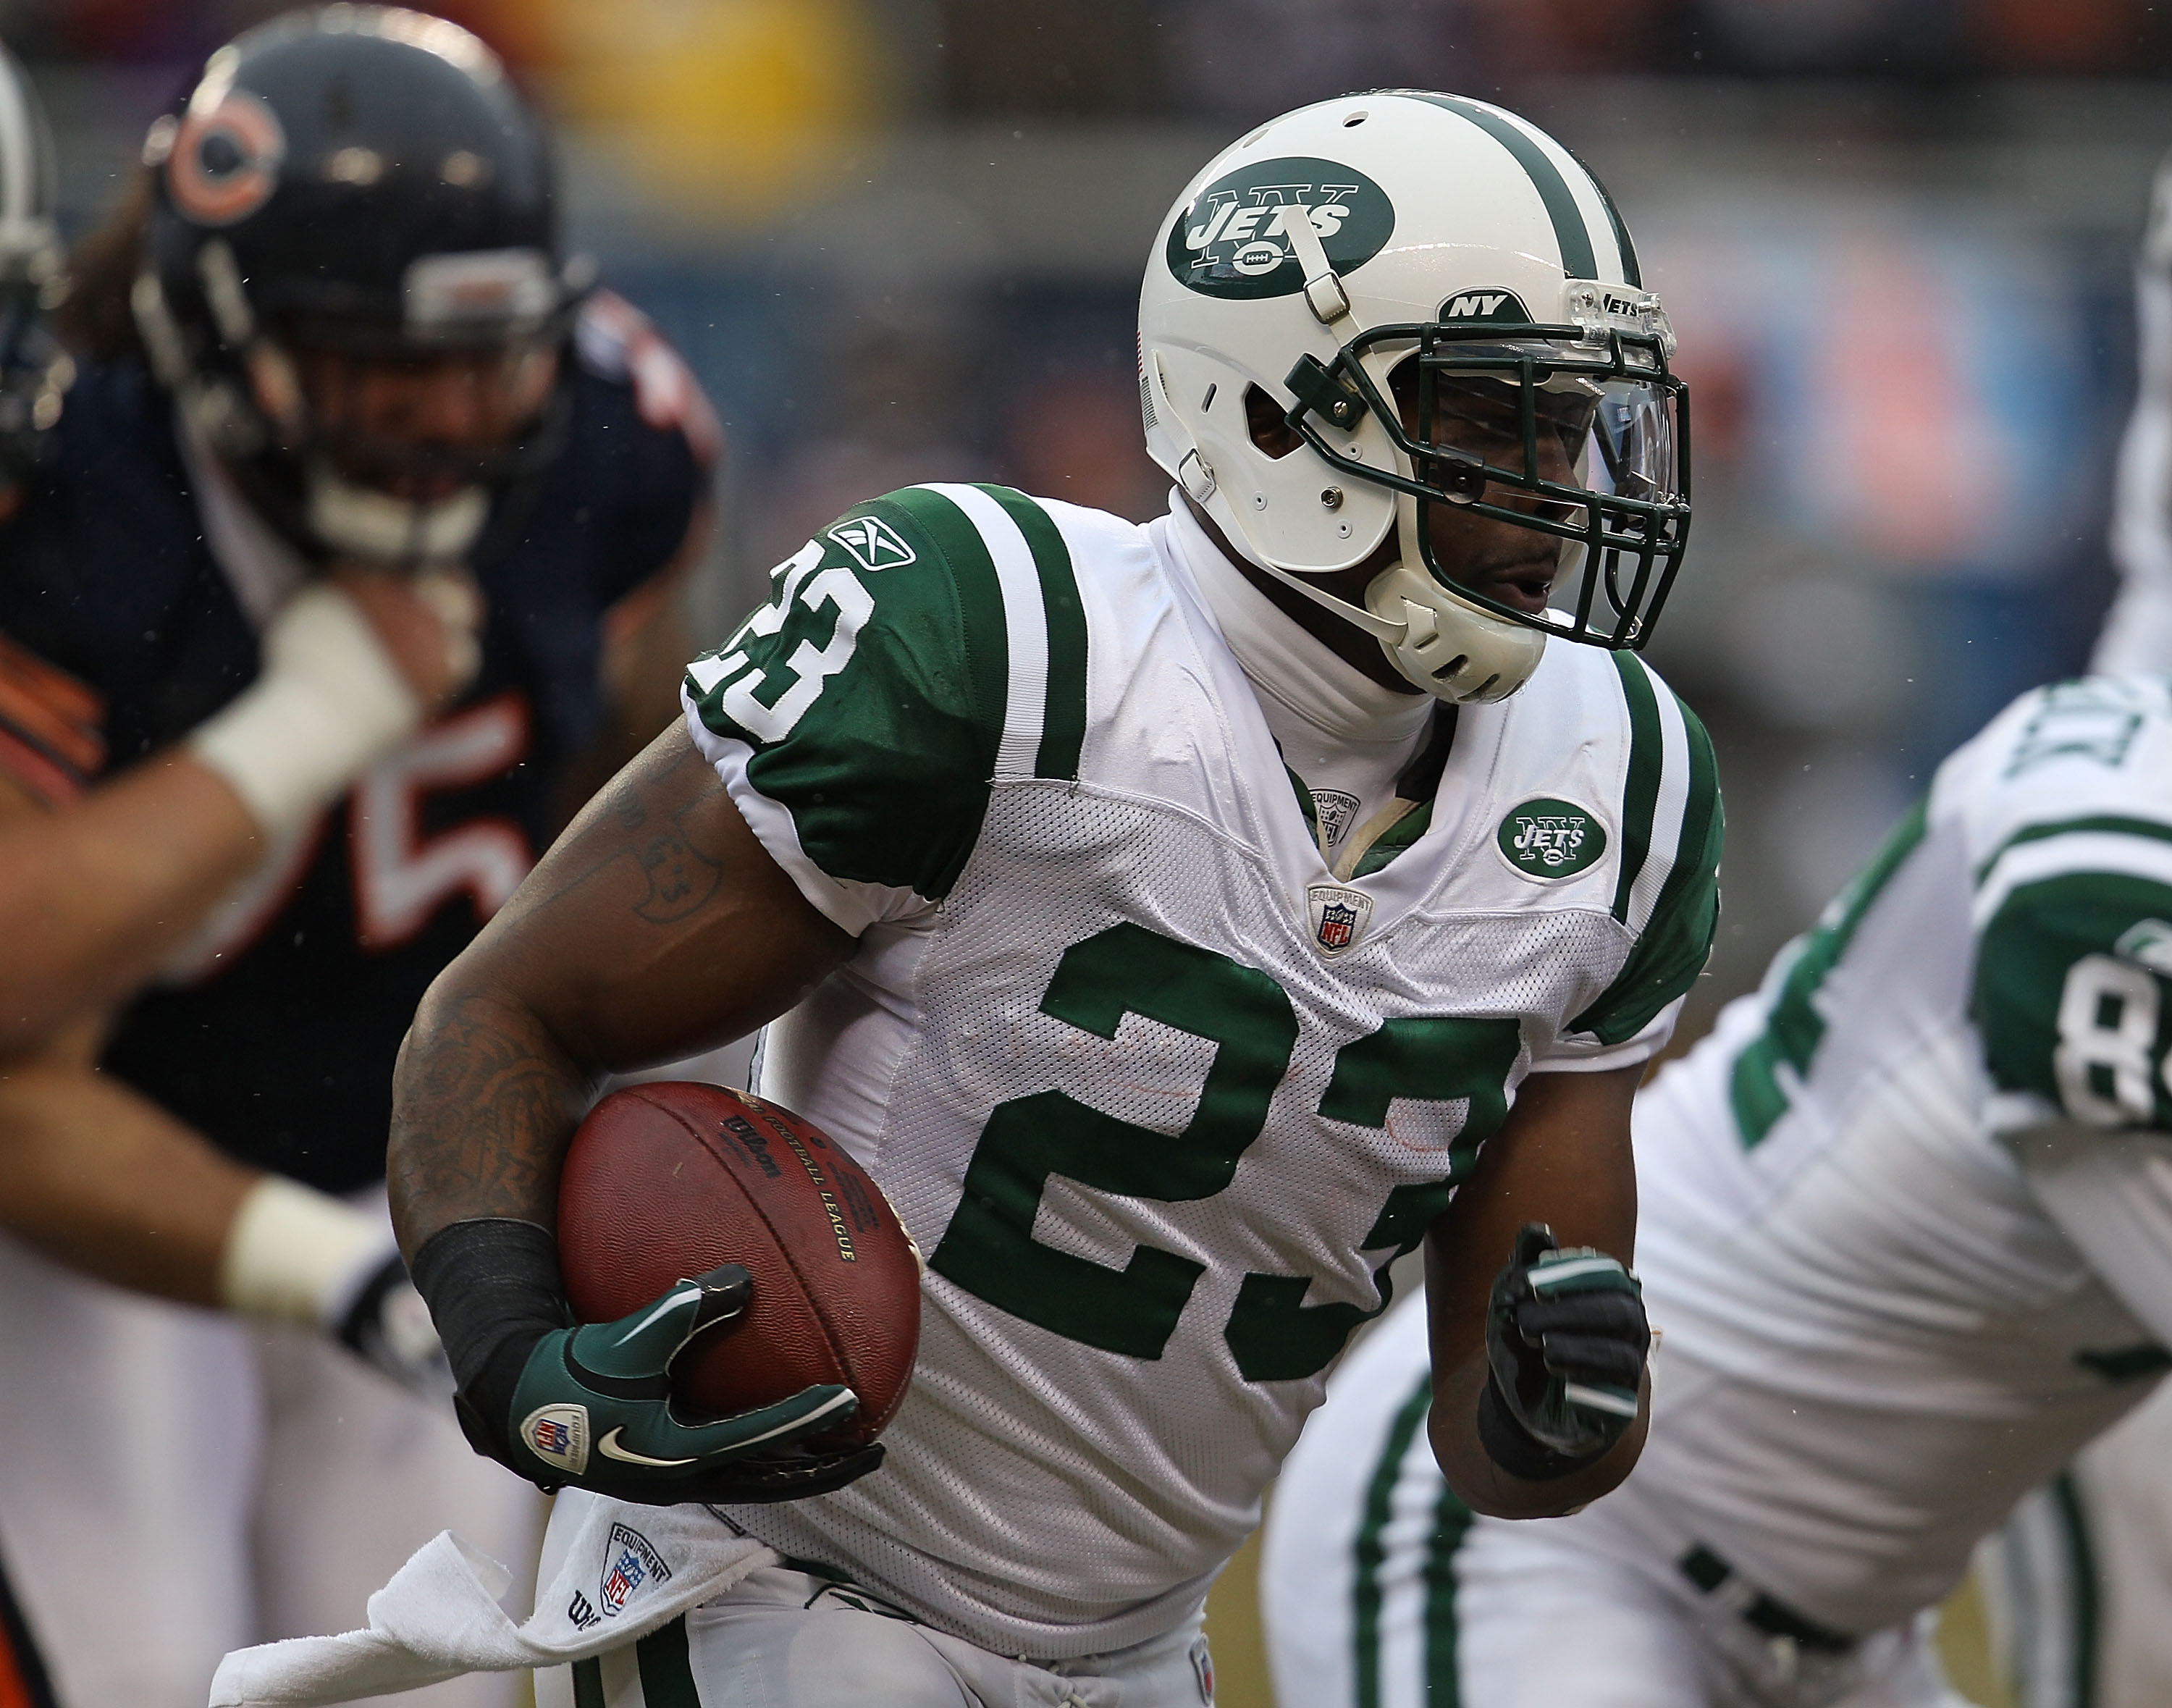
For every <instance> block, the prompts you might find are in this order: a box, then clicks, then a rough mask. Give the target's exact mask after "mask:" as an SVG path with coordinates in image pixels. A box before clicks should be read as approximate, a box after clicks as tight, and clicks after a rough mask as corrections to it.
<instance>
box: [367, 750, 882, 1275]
mask: <svg viewBox="0 0 2172 1708" xmlns="http://www.w3.org/2000/svg"><path fill="white" fill-rule="evenodd" d="M851 952H852V938H851V937H848V936H847V934H846V933H845V932H842V931H841V930H839V929H838V928H837V927H836V926H834V925H832V924H831V922H830V921H828V920H827V919H825V918H824V917H823V916H822V915H821V914H820V912H819V911H818V910H816V909H815V907H814V905H812V904H811V903H809V901H808V900H806V899H805V898H804V896H802V895H801V894H800V893H799V891H798V889H797V888H796V887H795V886H794V885H793V882H792V880H791V879H790V878H788V877H787V876H786V875H785V874H784V873H783V872H782V870H781V869H780V868H779V867H777V863H776V862H774V861H773V860H771V858H770V857H769V855H768V854H767V853H766V851H764V850H763V848H762V846H761V844H760V843H759V842H758V841H755V836H754V833H753V832H752V831H750V830H748V829H747V826H746V821H745V819H742V818H740V816H739V809H738V808H736V807H734V805H733V804H732V802H731V798H730V797H729V796H728V794H727V793H726V792H725V791H724V787H723V783H722V782H721V781H718V777H717V774H716V772H715V771H713V770H712V768H711V767H710V765H708V763H707V761H706V760H703V759H702V756H701V755H700V754H699V753H697V752H696V750H695V748H694V745H693V743H692V740H691V739H690V738H689V736H688V735H687V733H686V731H685V726H684V725H674V726H673V727H672V728H670V729H669V730H667V731H666V732H665V733H664V734H663V735H661V736H659V737H658V738H657V739H656V740H655V741H654V742H653V743H651V744H650V745H649V747H648V749H647V750H646V751H645V752H643V753H642V755H640V756H639V757H638V758H637V759H636V760H634V761H633V763H632V764H631V765H628V766H627V767H626V769H625V770H624V771H621V773H620V774H619V776H617V778H616V780H614V781H613V782H612V783H611V784H610V787H607V788H606V789H605V791H604V792H602V793H601V794H599V795H598V796H597V797H596V798H595V799H594V800H593V801H591V802H589V804H588V806H587V807H586V808H583V811H582V812H581V814H580V815H579V816H578V818H577V819H574V821H573V824H571V825H569V826H568V827H567V830H566V833H565V835H562V837H560V838H559V839H558V841H557V842H556V845H555V846H553V847H552V848H551V851H550V852H549V853H548V854H546V855H545V856H544V857H543V859H542V861H541V862H540V864H539V865H538V866H537V867H536V868H535V871H534V872H532V873H530V874H529V877H528V879H527V881H526V882H525V883H524V884H522V885H521V886H520V888H519V890H517V891H516V892H515V893H514V894H513V899H512V900H510V901H508V903H507V904H506V905H505V906H504V907H503V908H502V909H501V910H499V912H498V914H497V917H496V918H495V919H493V920H492V921H491V923H490V925H489V927H487V929H486V930H484V932H482V933H481V935H480V936H479V937H476V940H475V942H474V943H470V945H469V946H468V948H467V949H466V951H465V953H462V954H461V956H460V959H457V960H456V961H454V963H453V964H452V965H451V966H449V967H448V968H447V969H445V970H444V972H443V973H442V974H440V975H438V980H437V982H436V983H434V984H433V985H432V986H431V987H430V991H429V994H428V996H426V997H425V998H424V999H423V1002H422V1007H421V1009H420V1010H419V1011H418V1012H417V1015H416V1017H415V1023H414V1025H413V1027H412V1028H411V1029H410V1030H409V1032H408V1034H407V1041H406V1044H405V1045H403V1046H402V1047H401V1054H400V1065H399V1067H398V1070H397V1072H395V1076H394V1079H393V1111H392V1137H391V1144H390V1152H389V1155H388V1158H387V1163H388V1168H387V1174H388V1178H389V1181H390V1190H391V1196H392V1213H393V1220H394V1222H395V1226H396V1227H398V1229H399V1233H400V1241H401V1249H402V1250H403V1251H405V1252H406V1254H407V1256H408V1257H409V1259H410V1260H412V1258H413V1257H414V1255H415V1254H416V1253H417V1251H419V1250H420V1249H422V1245H423V1243H425V1242H426V1241H427V1240H428V1238H430V1236H431V1235H432V1234H433V1233H436V1232H437V1231H438V1229H440V1228H442V1227H446V1226H448V1225H449V1224H450V1223H452V1222H464V1221H467V1220H470V1218H473V1217H513V1218H516V1219H519V1220H522V1221H528V1222H536V1223H539V1224H540V1225H541V1226H543V1227H551V1226H552V1225H553V1224H554V1222H555V1219H556V1197H557V1183H558V1168H559V1163H560V1161H561V1159H562V1157H563V1156H564V1154H565V1150H566V1146H567V1141H569V1140H570V1139H571V1138H572V1136H573V1128H574V1126H575V1125H576V1124H577V1123H578V1120H579V1118H580V1115H581V1114H582V1113H583V1111H584V1110H585V1109H586V1108H587V1106H588V1103H589V1098H590V1097H591V1095H592V1094H593V1090H594V1086H595V1084H596V1082H597V1080H598V1078H599V1076H601V1075H603V1074H605V1073H608V1072H612V1071H614V1070H616V1069H621V1068H626V1067H632V1066H637V1065H640V1064H643V1063H647V1062H653V1061H669V1060H670V1059H672V1058H673V1057H675V1056H680V1055H690V1054H691V1053H693V1052H695V1051H696V1050H702V1049H706V1048H709V1047H711V1046H712V1045H715V1044H717V1043H719V1042H721V1041H723V1040H724V1039H731V1038H736V1037H740V1036H743V1035H744V1034H746V1033H748V1032H750V1031H752V1030H753V1029H755V1027H757V1026H759V1025H761V1024H762V1023H764V1022H766V1021H767V1020H770V1019H771V1018H774V1017H775V1016H777V1015H778V1014H781V1013H782V1012H784V1011H785V1010H786V1009H787V1008H788V1007H792V1005H793V1003H795V1002H798V1000H799V999H800V997H802V996H804V995H805V994H806V993H807V991H809V990H811V989H812V988H813V987H814V986H815V985H816V984H818V983H820V980H822V979H823V978H824V977H825V975H828V974H829V972H830V971H831V969H833V968H835V967H836V966H837V965H838V964H841V962H842V961H843V960H844V959H845V958H846V957H847V955H848V954H850V953H851Z"/></svg>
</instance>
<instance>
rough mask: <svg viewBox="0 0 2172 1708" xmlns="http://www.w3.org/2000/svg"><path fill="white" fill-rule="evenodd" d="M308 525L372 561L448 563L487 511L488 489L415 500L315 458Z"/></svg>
mask: <svg viewBox="0 0 2172 1708" xmlns="http://www.w3.org/2000/svg"><path fill="white" fill-rule="evenodd" d="M308 516H309V527H310V529H311V531H312V532H314V533H315V534H316V536H317V538H318V539H320V540H322V541H324V543H325V545H328V546H330V547H331V549H332V550H333V551H336V552H340V553H345V554H350V555H352V556H355V557H358V558H362V559H363V560H365V561H368V562H372V563H400V564H414V563H454V562H458V561H460V560H461V559H462V558H465V556H467V554H468V551H469V550H470V547H472V546H473V545H475V542H476V536H477V535H479V534H481V532H482V525H483V524H484V523H485V522H486V521H487V520H488V519H489V516H490V494H489V493H487V492H486V491H484V490H483V489H482V488H481V487H480V486H463V487H461V488H460V490H459V491H457V492H454V494H453V495H452V496H451V497H449V498H437V499H433V500H431V501H429V502H427V503H425V502H416V501H415V500H413V499H409V498H395V497H393V496H392V495H391V494H390V492H380V491H377V490H376V489H375V488H374V487H371V486H360V485H358V484H357V483H356V482H354V481H350V480H347V479H346V478H345V477H344V476H343V475H340V474H339V473H338V472H337V471H336V470H333V469H331V468H329V467H327V466H326V465H325V464H323V463H321V462H314V463H312V464H311V465H310V468H309V511H308Z"/></svg>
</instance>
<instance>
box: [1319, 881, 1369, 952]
mask: <svg viewBox="0 0 2172 1708" xmlns="http://www.w3.org/2000/svg"><path fill="white" fill-rule="evenodd" d="M1305 901H1306V904H1307V906H1308V908H1309V911H1310V913H1311V916H1312V941H1313V944H1314V947H1315V948H1318V949H1319V951H1320V953H1322V954H1324V955H1339V954H1341V953H1342V952H1343V950H1345V949H1347V948H1349V947H1350V946H1351V944H1352V943H1356V942H1357V939H1358V938H1359V937H1363V935H1364V934H1365V927H1366V926H1367V924H1368V922H1370V921H1371V920H1372V917H1373V898H1372V897H1371V896H1369V895H1368V894H1365V892H1364V891H1363V890H1362V889H1343V888H1342V887H1341V885H1340V884H1314V885H1313V886H1312V888H1311V889H1309V890H1307V891H1306V892H1305Z"/></svg>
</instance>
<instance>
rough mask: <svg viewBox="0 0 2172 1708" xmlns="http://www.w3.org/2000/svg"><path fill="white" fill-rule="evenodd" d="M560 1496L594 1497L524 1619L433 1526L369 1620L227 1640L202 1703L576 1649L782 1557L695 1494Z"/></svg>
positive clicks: (241, 1701)
mask: <svg viewBox="0 0 2172 1708" xmlns="http://www.w3.org/2000/svg"><path fill="white" fill-rule="evenodd" d="M558 1498H559V1500H560V1501H562V1502H570V1501H582V1502H584V1503H585V1504H586V1505H587V1507H588V1508H589V1510H588V1511H587V1512H585V1513H584V1514H583V1517H582V1520H581V1523H580V1526H579V1528H578V1530H577V1531H576V1532H575V1533H574V1537H573V1545H572V1546H571V1548H570V1549H569V1550H567V1555H566V1559H565V1563H564V1564H563V1565H562V1566H561V1567H560V1568H559V1570H558V1572H557V1575H556V1576H555V1577H553V1578H552V1579H551V1585H550V1587H549V1588H547V1589H546V1590H545V1591H543V1592H542V1593H540V1595H538V1596H537V1597H536V1600H535V1613H534V1614H533V1615H532V1616H530V1618H529V1619H528V1620H527V1621H526V1622H525V1623H524V1624H521V1625H515V1624H514V1623H513V1620H512V1619H511V1618H510V1617H509V1616H508V1614H507V1613H506V1612H505V1610H504V1609H503V1608H501V1607H500V1606H499V1605H498V1604H497V1603H498V1598H499V1597H500V1596H502V1595H503V1594H504V1593H506V1591H507V1590H508V1588H509V1587H511V1585H512V1582H513V1574H512V1573H511V1572H509V1571H507V1570H506V1569H505V1567H503V1566H501V1565H499V1564H498V1563H497V1561H496V1560H492V1559H491V1558H490V1557H489V1556H488V1555H483V1554H479V1553H477V1552H476V1550H474V1549H472V1548H470V1547H469V1546H468V1545H467V1544H465V1542H462V1541H461V1540H460V1538H458V1537H457V1536H455V1535H454V1534H453V1533H452V1532H451V1531H449V1530H441V1531H439V1532H438V1533H437V1535H436V1536H435V1537H433V1539H431V1540H429V1541H428V1542H426V1543H425V1544H423V1545H422V1547H421V1548H419V1549H417V1550H416V1552H415V1555H414V1557H413V1558H412V1559H411V1560H408V1562H407V1563H406V1565H405V1566H401V1568H400V1570H399V1571H397V1572H396V1573H395V1574H394V1576H393V1578H392V1581H391V1582H390V1583H388V1584H386V1585H385V1586H384V1588H382V1589H380V1590H379V1591H378V1592H377V1593H376V1594H374V1595H373V1596H372V1597H370V1598H369V1609H368V1618H369V1625H368V1628H367V1629H366V1630H358V1631H347V1632H346V1633H344V1634H343V1635H339V1636H331V1637H295V1638H292V1639H290V1640H289V1641H285V1642H278V1643H265V1644H261V1645H260V1646H257V1647H255V1648H253V1649H236V1650H235V1651H234V1652H233V1653H232V1654H230V1655H228V1657H226V1658H225V1659H224V1660H223V1661H222V1662H219V1668H218V1675H217V1676H216V1677H215V1678H212V1686H211V1708H300V1705H304V1704H312V1703H320V1702H349V1701H352V1700H354V1699H355V1698H357V1697H358V1696H377V1695H385V1694H386V1693H388V1692H390V1691H395V1690H416V1689H421V1688H422V1686H423V1685H425V1684H437V1683H438V1682H439V1681H440V1680H442V1679H445V1678H458V1677H459V1676H460V1674H461V1673H503V1672H508V1671H511V1670H512V1669H513V1668H520V1667H554V1666H556V1665H558V1664H560V1663H561V1662H566V1661H578V1660H582V1659H584V1658H586V1657H588V1656H590V1655H599V1654H602V1653H603V1652H605V1650H607V1649H616V1648H619V1647H621V1646H624V1645H626V1644H627V1643H630V1642H632V1641H634V1639H636V1638H637V1637H642V1636H646V1635H648V1633H649V1632H651V1631H653V1630H656V1629H657V1628H658V1627H659V1626H660V1625H668V1624H669V1623H670V1622H671V1621H672V1620H673V1619H676V1618H677V1617H678V1616H679V1615H680V1614H682V1613H684V1612H685V1611H686V1609H688V1608H690V1607H695V1606H698V1605H699V1604H700V1603H702V1602H705V1601H707V1600H708V1599H710V1598H712V1597H713V1596H718V1595H721V1594H723V1593H724V1592H725V1591H726V1590H728V1589H729V1588H731V1587H733V1586H734V1584H736V1583H737V1582H739V1580H740V1579H741V1578H743V1577H745V1576H746V1575H747V1574H748V1573H749V1572H750V1571H754V1570H755V1569H756V1568H757V1567H760V1566H774V1565H776V1564H777V1555H775V1554H773V1553H772V1552H771V1551H770V1550H768V1549H767V1548H765V1547H764V1546H762V1544H761V1543H759V1542H756V1541H755V1540H753V1539H751V1538H749V1537H745V1536H741V1535H738V1534H736V1533H734V1532H733V1531H731V1530H730V1529H729V1528H727V1527H726V1526H725V1525H724V1523H723V1522H722V1521H721V1520H720V1519H718V1518H717V1517H714V1516H713V1515H712V1514H711V1513H710V1512H708V1511H707V1510H706V1509H705V1508H703V1507H629V1506H626V1505H624V1504H622V1503H621V1502H619V1501H606V1500H600V1499H598V1498H596V1497H595V1496H588V1495H583V1494H580V1493H579V1492H578V1491H577V1490H567V1491H566V1492H565V1493H564V1494H562V1495H561V1496H559V1497H558Z"/></svg>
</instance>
